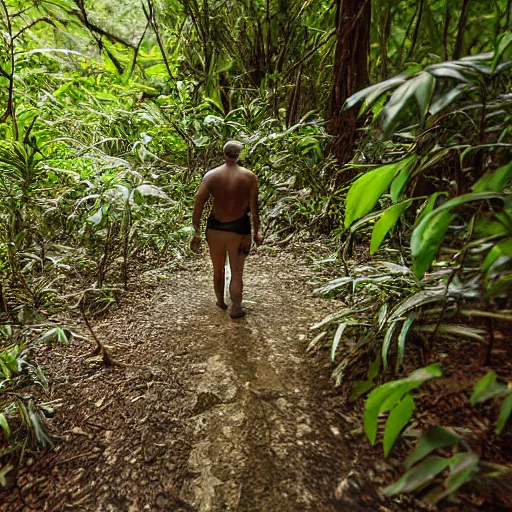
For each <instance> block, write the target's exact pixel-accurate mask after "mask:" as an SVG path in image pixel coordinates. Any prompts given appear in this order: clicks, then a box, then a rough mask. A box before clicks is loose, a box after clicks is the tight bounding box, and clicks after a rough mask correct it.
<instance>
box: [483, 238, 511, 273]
mask: <svg viewBox="0 0 512 512" xmlns="http://www.w3.org/2000/svg"><path fill="white" fill-rule="evenodd" d="M501 256H506V257H508V258H511V257H512V238H507V239H506V240H502V241H501V242H500V243H499V244H497V245H495V246H494V247H493V248H492V249H491V250H490V251H489V254H487V257H486V258H485V261H484V263H483V265H482V270H484V271H485V270H488V269H489V268H490V267H492V265H493V264H494V262H495V261H496V260H497V259H498V258H500V257H501Z"/></svg>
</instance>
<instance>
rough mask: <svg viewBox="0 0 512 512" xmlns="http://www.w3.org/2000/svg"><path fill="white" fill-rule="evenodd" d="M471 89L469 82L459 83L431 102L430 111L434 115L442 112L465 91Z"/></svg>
mask: <svg viewBox="0 0 512 512" xmlns="http://www.w3.org/2000/svg"><path fill="white" fill-rule="evenodd" d="M468 89H469V85H468V84H458V85H456V86H455V87H454V88H453V89H450V90H449V91H448V92H447V93H445V94H443V95H442V96H440V97H439V98H437V99H436V100H435V101H433V102H432V103H431V104H430V108H429V112H430V113H431V114H432V115H435V114H437V113H438V112H441V110H443V109H444V108H446V107H447V106H448V105H450V103H452V102H453V101H455V100H456V99H457V98H458V97H459V96H460V95H461V94H462V93H463V92H465V91H467V90H468Z"/></svg>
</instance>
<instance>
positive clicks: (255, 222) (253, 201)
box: [249, 174, 263, 245]
mask: <svg viewBox="0 0 512 512" xmlns="http://www.w3.org/2000/svg"><path fill="white" fill-rule="evenodd" d="M249 206H250V208H251V217H252V227H253V230H254V241H255V242H256V244H257V245H260V244H261V243H262V242H263V235H262V234H261V231H260V215H259V208H258V178H257V177H256V175H255V174H252V184H251V192H250V197H249Z"/></svg>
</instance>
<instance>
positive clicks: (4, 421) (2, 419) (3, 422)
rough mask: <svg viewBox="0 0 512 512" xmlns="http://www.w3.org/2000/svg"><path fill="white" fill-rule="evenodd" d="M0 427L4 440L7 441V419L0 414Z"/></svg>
mask: <svg viewBox="0 0 512 512" xmlns="http://www.w3.org/2000/svg"><path fill="white" fill-rule="evenodd" d="M0 427H2V430H3V431H4V434H5V438H6V439H7V440H9V439H10V437H11V427H10V426H9V422H8V421H7V417H6V415H5V414H4V413H0Z"/></svg>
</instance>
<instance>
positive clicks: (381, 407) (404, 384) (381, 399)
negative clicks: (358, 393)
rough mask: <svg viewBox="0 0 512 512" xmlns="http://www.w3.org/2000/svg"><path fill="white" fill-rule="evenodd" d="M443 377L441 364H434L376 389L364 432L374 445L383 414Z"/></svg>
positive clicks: (368, 405)
mask: <svg viewBox="0 0 512 512" xmlns="http://www.w3.org/2000/svg"><path fill="white" fill-rule="evenodd" d="M441 375H442V372H441V368H440V365H439V364H433V365H430V366H427V367H425V368H420V369H418V370H415V371H414V372H412V373H411V374H410V375H409V376H407V377H405V378H403V379H398V380H394V381H391V382H387V383H385V384H383V385H382V386H379V387H378V388H376V389H374V390H373V391H372V392H371V393H370V394H369V395H368V398H367V399H366V402H365V407H364V431H365V433H366V435H367V437H368V439H369V440H370V442H371V443H372V444H375V440H376V437H377V420H378V417H379V414H380V413H381V412H387V411H389V410H391V409H392V408H393V407H394V406H395V405H396V404H397V403H398V402H399V401H400V400H401V399H402V397H403V396H404V395H405V394H406V393H409V392H410V391H412V390H413V389H415V388H418V387H419V386H421V385H422V384H423V383H424V382H425V381H427V380H429V379H432V378H435V377H440V376H441Z"/></svg>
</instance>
